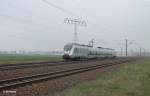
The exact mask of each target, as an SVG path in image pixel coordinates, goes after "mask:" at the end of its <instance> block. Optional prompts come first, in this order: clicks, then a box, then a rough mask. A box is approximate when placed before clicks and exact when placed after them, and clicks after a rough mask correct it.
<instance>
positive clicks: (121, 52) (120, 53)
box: [120, 47, 123, 56]
mask: <svg viewBox="0 0 150 96" xmlns="http://www.w3.org/2000/svg"><path fill="white" fill-rule="evenodd" d="M120 49H121V52H120V55H121V56H122V50H123V49H122V47H121V48H120Z"/></svg>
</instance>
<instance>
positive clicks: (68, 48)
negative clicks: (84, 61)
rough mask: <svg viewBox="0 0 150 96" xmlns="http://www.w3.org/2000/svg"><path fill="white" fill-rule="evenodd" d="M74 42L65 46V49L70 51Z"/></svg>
mask: <svg viewBox="0 0 150 96" xmlns="http://www.w3.org/2000/svg"><path fill="white" fill-rule="evenodd" d="M72 46H73V45H72V44H68V45H66V46H65V47H64V51H70V50H71V49H72Z"/></svg>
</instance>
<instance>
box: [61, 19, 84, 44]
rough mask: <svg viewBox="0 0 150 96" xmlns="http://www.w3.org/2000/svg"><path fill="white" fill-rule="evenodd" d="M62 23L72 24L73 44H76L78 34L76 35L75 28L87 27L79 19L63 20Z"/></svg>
mask: <svg viewBox="0 0 150 96" xmlns="http://www.w3.org/2000/svg"><path fill="white" fill-rule="evenodd" d="M64 22H65V23H66V24H74V43H78V33H77V27H78V26H84V27H85V26H87V24H86V22H85V21H84V20H80V19H74V18H65V19H64Z"/></svg>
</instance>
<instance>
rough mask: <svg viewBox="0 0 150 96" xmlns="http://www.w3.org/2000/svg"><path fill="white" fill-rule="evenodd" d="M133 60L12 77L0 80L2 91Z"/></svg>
mask: <svg viewBox="0 0 150 96" xmlns="http://www.w3.org/2000/svg"><path fill="white" fill-rule="evenodd" d="M133 60H134V59H126V60H124V59H122V60H118V61H113V62H107V63H102V64H95V65H91V66H86V67H79V68H72V69H67V70H60V71H55V72H50V73H44V74H36V75H32V76H24V77H18V78H12V79H6V80H0V91H1V90H5V89H10V88H17V87H18V86H22V85H27V84H31V83H35V82H39V81H44V80H52V79H56V78H60V77H65V76H69V75H73V74H77V73H82V72H86V71H91V70H95V69H99V68H104V67H108V66H113V65H118V64H122V63H126V62H129V61H133Z"/></svg>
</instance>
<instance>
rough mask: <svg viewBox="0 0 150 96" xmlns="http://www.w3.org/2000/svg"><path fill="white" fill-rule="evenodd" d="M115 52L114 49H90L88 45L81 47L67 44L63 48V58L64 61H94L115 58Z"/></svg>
mask: <svg viewBox="0 0 150 96" xmlns="http://www.w3.org/2000/svg"><path fill="white" fill-rule="evenodd" d="M115 57H116V52H115V50H114V49H110V48H102V47H96V48H94V47H92V46H88V45H81V44H75V43H69V44H66V45H65V46H64V54H63V58H64V59H65V60H69V59H70V60H71V59H96V58H115Z"/></svg>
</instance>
